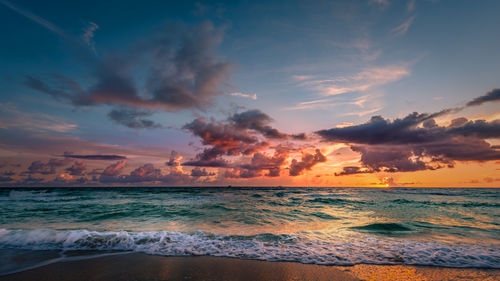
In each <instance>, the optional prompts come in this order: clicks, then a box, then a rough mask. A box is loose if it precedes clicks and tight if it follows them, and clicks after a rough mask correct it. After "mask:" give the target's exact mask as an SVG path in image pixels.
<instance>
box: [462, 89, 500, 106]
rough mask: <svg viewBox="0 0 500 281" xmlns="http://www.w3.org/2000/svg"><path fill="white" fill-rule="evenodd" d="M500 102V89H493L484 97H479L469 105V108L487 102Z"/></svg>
mask: <svg viewBox="0 0 500 281" xmlns="http://www.w3.org/2000/svg"><path fill="white" fill-rule="evenodd" d="M498 101H500V89H493V90H491V91H489V92H488V93H486V95H484V96H480V97H477V98H475V99H473V100H471V101H470V102H468V103H467V106H476V105H482V104H483V103H485V102H498Z"/></svg>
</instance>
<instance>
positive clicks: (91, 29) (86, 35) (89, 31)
mask: <svg viewBox="0 0 500 281" xmlns="http://www.w3.org/2000/svg"><path fill="white" fill-rule="evenodd" d="M98 28H99V26H98V25H97V24H96V23H94V22H89V23H88V26H87V28H85V29H84V30H83V34H82V39H83V41H85V43H87V45H88V46H89V47H90V48H91V49H92V51H94V53H95V52H96V50H95V42H94V33H95V31H96V30H97V29H98Z"/></svg>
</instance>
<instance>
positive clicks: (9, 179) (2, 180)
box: [0, 176, 14, 183]
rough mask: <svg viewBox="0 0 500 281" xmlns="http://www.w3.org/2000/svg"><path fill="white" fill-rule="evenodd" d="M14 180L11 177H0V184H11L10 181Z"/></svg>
mask: <svg viewBox="0 0 500 281" xmlns="http://www.w3.org/2000/svg"><path fill="white" fill-rule="evenodd" d="M13 180H14V179H13V178H11V177H4V176H0V183H2V182H10V181H13Z"/></svg>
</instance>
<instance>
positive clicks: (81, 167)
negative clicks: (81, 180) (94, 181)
mask: <svg viewBox="0 0 500 281" xmlns="http://www.w3.org/2000/svg"><path fill="white" fill-rule="evenodd" d="M86 169H87V164H85V162H83V161H81V160H76V161H75V162H73V165H72V166H71V167H69V168H67V169H66V171H67V172H69V174H70V175H71V176H81V175H83V172H84V171H85V170H86Z"/></svg>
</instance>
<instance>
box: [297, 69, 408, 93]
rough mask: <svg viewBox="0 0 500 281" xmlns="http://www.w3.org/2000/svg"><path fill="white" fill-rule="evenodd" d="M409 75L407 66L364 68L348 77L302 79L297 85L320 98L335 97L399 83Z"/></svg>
mask: <svg viewBox="0 0 500 281" xmlns="http://www.w3.org/2000/svg"><path fill="white" fill-rule="evenodd" d="M410 73H411V71H410V68H409V65H408V64H406V63H405V64H394V65H388V66H381V67H380V66H379V67H370V68H366V69H364V70H362V71H360V72H358V73H356V74H353V75H350V76H341V77H334V78H326V79H322V78H319V77H317V76H316V77H313V78H310V79H303V80H302V81H301V83H300V84H299V85H300V86H306V87H310V88H311V89H313V90H316V91H318V92H319V93H320V94H321V95H322V96H335V95H341V94H346V93H353V92H366V91H369V90H372V89H374V88H376V87H380V86H383V85H386V84H389V83H393V82H396V81H399V80H401V79H403V78H404V77H407V76H409V75H410Z"/></svg>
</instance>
